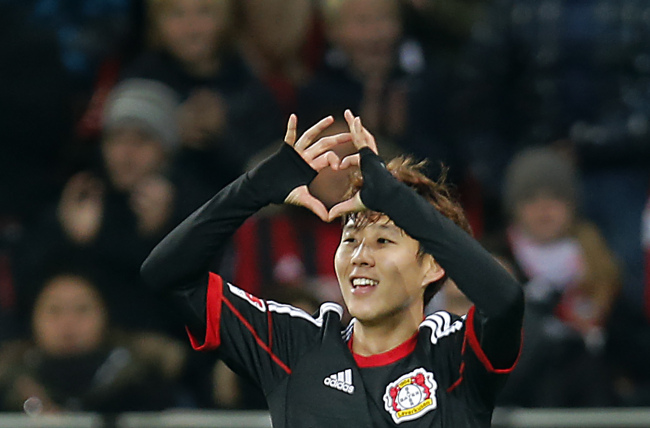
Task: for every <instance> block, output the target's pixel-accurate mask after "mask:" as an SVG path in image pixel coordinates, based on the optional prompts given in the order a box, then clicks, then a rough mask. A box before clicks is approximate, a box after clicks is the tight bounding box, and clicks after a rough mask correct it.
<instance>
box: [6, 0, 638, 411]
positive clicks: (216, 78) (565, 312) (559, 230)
mask: <svg viewBox="0 0 650 428" xmlns="http://www.w3.org/2000/svg"><path fill="white" fill-rule="evenodd" d="M345 108H350V109H352V111H353V112H355V114H358V115H360V116H361V117H362V118H363V120H364V125H365V126H366V127H367V128H368V129H370V130H371V131H372V132H373V133H374V134H375V135H376V136H377V139H378V145H379V150H380V154H381V155H382V156H384V157H386V158H390V157H392V156H394V155H397V154H400V153H410V154H413V155H415V156H416V157H418V158H428V159H429V160H430V163H429V166H428V168H429V173H430V174H431V175H432V176H434V177H435V176H438V175H439V174H441V173H443V172H444V173H446V174H447V176H448V179H449V180H450V181H451V182H452V183H453V184H454V187H455V189H456V192H457V196H458V197H459V198H460V200H461V201H462V203H463V205H464V207H465V209H466V210H467V212H468V217H469V219H470V222H471V223H472V228H473V231H474V235H475V237H476V238H477V239H478V240H479V241H481V242H482V243H483V244H484V245H485V246H486V247H487V248H488V250H490V251H491V252H492V253H493V254H494V256H495V257H496V258H497V259H498V260H499V261H500V262H501V263H503V265H504V266H505V267H506V268H507V269H509V270H510V271H511V272H512V274H513V275H515V276H516V277H517V278H518V279H520V281H521V284H522V287H524V290H525V293H526V296H527V310H526V315H525V323H524V324H525V329H524V347H523V350H522V354H521V357H520V361H519V366H518V368H517V369H516V370H515V371H514V372H513V374H512V376H511V379H510V381H509V382H508V384H507V386H506V388H505V390H504V392H503V394H502V396H501V398H500V402H499V403H498V404H499V405H502V406H522V407H585V406H600V407H602V406H650V364H648V363H647V362H648V361H650V2H648V1H647V0H516V1H515V0H456V1H453V2H445V1H436V0H66V1H64V0H0V410H3V411H21V410H23V408H25V409H29V412H57V411H59V412H60V411H98V412H107V413H115V412H121V411H132V410H157V409H165V408H174V407H183V408H211V409H220V408H229V409H233V408H235V409H259V408H264V406H265V404H264V397H263V396H262V395H261V393H260V392H259V390H258V389H257V387H256V386H255V385H253V384H251V383H249V382H248V381H247V380H246V379H240V378H238V377H237V376H236V375H235V374H234V373H233V372H231V371H230V370H229V369H228V368H227V367H226V366H225V365H223V364H222V363H221V362H220V361H219V360H218V354H214V355H211V354H202V353H197V352H193V351H191V350H190V347H189V343H188V341H187V339H186V336H185V332H184V330H183V328H182V325H181V324H180V322H179V321H178V320H177V319H176V318H175V315H174V313H175V311H174V308H173V307H172V306H171V303H169V302H167V301H162V300H160V299H158V298H156V297H154V296H152V295H150V294H148V293H147V292H146V290H145V288H144V287H143V286H142V284H141V282H140V281H141V280H140V277H139V267H140V264H141V263H142V261H143V260H144V258H145V257H146V256H147V254H148V253H149V251H150V250H151V249H152V248H153V247H154V246H155V245H156V243H157V242H158V241H159V240H160V239H161V238H162V237H163V236H164V235H165V234H166V233H167V232H169V231H170V230H171V229H172V228H173V227H174V226H175V225H176V224H178V223H179V222H180V221H181V220H182V219H183V218H184V217H185V216H187V215H188V214H189V213H191V212H192V211H194V210H195V209H196V208H198V207H199V206H201V204H202V203H203V202H205V201H206V200H207V199H208V198H210V197H211V195H213V194H214V193H215V192H217V191H218V190H219V189H221V188H222V187H223V186H225V185H227V184H228V183H229V182H230V181H231V180H233V179H234V178H236V177H237V176H238V175H240V174H241V173H242V172H244V171H246V170H247V169H249V168H251V167H252V166H254V165H255V164H256V162H258V161H259V160H261V159H263V157H264V156H265V154H268V153H269V152H270V151H272V150H275V149H276V148H277V147H278V145H279V143H280V141H281V139H282V137H283V136H284V131H285V126H286V121H287V119H288V117H289V114H290V113H296V114H297V115H298V118H299V123H298V125H299V127H300V128H302V129H305V128H306V127H307V126H309V125H311V124H312V123H314V122H315V121H316V120H318V119H320V118H321V117H324V116H326V115H330V114H332V115H334V116H335V118H336V119H337V121H339V122H341V121H342V113H343V110H344V109H345ZM343 126H345V123H344V122H341V123H339V124H337V125H335V126H333V127H332V128H334V130H333V131H332V132H336V131H337V130H340V129H341V127H343ZM337 150H341V151H342V153H343V152H346V151H348V152H350V151H351V150H352V147H341V148H340V149H337ZM346 180H347V176H346V175H344V174H341V173H337V172H334V171H331V170H325V171H324V172H322V173H321V174H319V176H318V177H317V178H316V179H315V180H314V182H313V183H312V184H311V189H310V190H311V191H312V193H313V194H314V195H316V196H317V197H319V198H320V199H321V200H322V201H323V202H324V203H325V204H326V205H328V206H332V205H333V204H334V203H336V202H337V201H339V200H340V198H341V197H342V194H341V192H340V189H341V188H343V187H344V185H345V183H346ZM339 233H340V225H338V224H326V223H323V222H321V221H320V220H318V219H317V218H316V217H315V216H313V215H312V214H311V213H309V212H307V211H306V210H303V209H302V208H296V207H289V206H278V207H271V208H269V209H265V210H263V211H262V212H260V213H259V214H258V215H256V216H255V217H253V218H252V219H250V220H249V221H247V222H246V223H245V224H244V225H243V226H242V227H241V228H240V230H239V231H238V232H237V234H236V235H235V236H234V237H233V240H232V245H231V246H230V248H229V249H228V251H227V254H224V255H223V257H222V261H221V263H222V264H223V266H224V267H223V268H221V269H220V272H226V277H227V278H226V279H228V280H230V281H232V282H233V283H235V284H237V285H238V286H240V287H242V288H244V289H245V290H246V291H248V292H251V293H253V294H255V295H258V296H260V297H263V298H271V299H274V300H278V301H282V302H285V303H291V304H293V305H296V306H299V307H302V308H304V309H306V310H307V311H310V312H313V311H315V310H316V309H317V308H318V305H319V304H320V303H321V302H323V301H326V300H329V301H332V300H333V301H340V300H341V297H340V293H339V290H338V284H337V281H336V277H335V274H334V270H333V263H332V257H333V253H334V250H335V248H336V246H337V245H338V240H339ZM431 305H432V307H431V308H430V309H431V310H436V309H447V310H450V311H452V312H455V313H458V314H461V315H462V314H464V313H465V312H466V311H467V310H468V308H469V306H470V305H471V302H468V301H467V299H465V298H464V296H463V295H462V294H461V293H460V292H459V291H458V290H457V289H455V288H454V286H453V284H449V285H448V286H447V287H446V288H445V289H443V291H442V292H441V294H440V295H439V296H437V297H436V298H435V299H434V300H433V302H432V304H431Z"/></svg>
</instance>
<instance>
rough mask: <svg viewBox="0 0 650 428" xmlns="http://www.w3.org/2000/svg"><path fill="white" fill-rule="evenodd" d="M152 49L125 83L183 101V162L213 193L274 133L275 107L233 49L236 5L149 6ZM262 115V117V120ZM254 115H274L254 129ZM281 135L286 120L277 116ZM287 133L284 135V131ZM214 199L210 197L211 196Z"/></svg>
mask: <svg viewBox="0 0 650 428" xmlns="http://www.w3.org/2000/svg"><path fill="white" fill-rule="evenodd" d="M146 5H147V17H148V26H149V49H148V50H147V51H146V52H145V53H143V54H142V55H141V56H140V57H138V58H136V59H135V61H134V62H133V63H132V64H130V65H129V66H128V67H126V69H125V70H124V71H123V78H133V77H137V78H145V79H152V80H156V81H159V82H162V83H164V84H166V85H168V86H169V87H171V88H172V89H173V90H174V91H176V93H177V94H178V96H179V97H180V101H181V106H180V108H179V111H178V123H179V130H180V136H181V142H182V147H181V149H180V152H179V153H178V155H177V164H178V165H179V166H181V167H182V168H183V169H185V170H186V171H187V172H191V173H192V174H194V175H195V177H196V178H197V180H200V181H201V182H202V183H204V185H205V186H206V187H208V188H209V190H210V193H209V194H210V195H211V194H212V193H213V192H214V191H216V190H219V189H220V188H221V187H223V186H224V185H226V184H228V183H229V182H230V181H231V180H232V179H234V178H235V177H237V176H238V175H239V174H240V173H241V172H242V171H243V168H244V165H245V164H246V162H247V161H248V159H249V158H250V157H251V156H252V155H254V154H255V153H256V152H257V151H258V150H260V149H261V148H262V147H264V146H265V145H266V143H268V142H269V141H268V140H267V139H268V135H275V133H274V132H270V131H269V127H271V130H272V131H273V130H275V129H274V128H272V127H273V125H272V124H273V122H274V120H273V115H272V114H269V113H268V112H269V111H271V112H273V111H274V108H273V107H274V106H275V104H274V101H273V99H272V97H271V95H270V94H269V93H268V91H266V89H265V88H264V87H263V86H262V85H261V84H260V83H259V82H258V81H257V80H256V78H255V77H254V76H253V74H252V73H251V71H250V70H249V68H248V67H247V65H246V64H245V63H244V61H243V60H242V58H241V57H240V55H239V54H238V53H237V51H236V50H235V49H234V48H233V46H232V33H233V31H234V27H235V25H234V17H235V14H234V10H233V9H234V2H233V1H232V0H198V1H197V0H167V1H162V0H148V1H147V3H146ZM262 112H263V114H262ZM251 117H256V118H259V117H268V118H269V120H268V121H263V120H260V121H258V122H257V126H250V118H251ZM275 121H277V123H278V124H277V125H276V128H277V129H278V130H281V129H282V126H283V124H282V122H283V121H284V119H282V118H281V117H280V116H278V117H277V118H275ZM278 132H280V131H278ZM208 196H209V195H206V197H208Z"/></svg>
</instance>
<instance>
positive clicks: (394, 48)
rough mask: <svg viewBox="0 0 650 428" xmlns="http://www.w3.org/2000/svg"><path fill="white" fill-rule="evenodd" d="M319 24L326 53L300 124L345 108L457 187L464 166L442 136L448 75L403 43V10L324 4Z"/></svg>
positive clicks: (305, 96)
mask: <svg viewBox="0 0 650 428" xmlns="http://www.w3.org/2000/svg"><path fill="white" fill-rule="evenodd" d="M322 16H323V20H324V23H325V33H326V36H327V40H328V42H329V50H328V51H327V52H326V55H325V62H324V64H323V66H322V67H321V68H320V69H319V70H318V71H317V72H316V74H315V76H314V77H313V79H311V80H310V81H309V82H308V84H307V85H306V86H305V87H304V88H303V89H302V90H301V93H300V104H299V112H300V114H301V116H302V117H307V118H310V120H315V119H316V117H320V116H321V115H322V113H323V112H331V111H341V110H343V109H344V108H347V107H350V108H351V109H353V110H355V111H359V112H360V115H361V116H362V117H363V118H364V121H365V123H366V124H367V125H368V127H372V128H373V129H376V130H377V131H376V133H377V137H378V139H379V140H381V139H390V140H392V141H394V142H395V143H396V144H397V145H399V146H400V147H402V150H403V151H406V152H410V153H412V154H415V155H416V156H418V157H429V158H432V159H436V160H439V161H440V162H443V163H445V164H446V165H448V166H450V167H451V176H450V177H449V178H453V181H454V182H456V183H458V181H459V180H458V178H459V177H460V176H462V173H460V170H461V169H462V166H460V162H459V161H458V154H457V153H456V150H455V147H454V145H453V143H452V140H451V138H450V135H449V134H448V133H447V131H446V130H447V129H448V116H447V115H446V112H447V100H448V95H449V94H448V92H447V89H448V88H449V87H450V75H449V68H448V67H447V65H446V63H445V62H444V61H442V60H441V61H440V62H436V58H434V57H431V58H430V60H431V63H430V64H427V63H426V61H425V57H424V53H423V50H422V47H421V46H420V44H419V43H418V42H417V41H415V40H414V39H407V38H405V37H404V36H403V30H404V28H403V18H402V13H401V9H400V2H399V1H398V0H378V1H374V0H343V1H338V0H331V1H330V0H326V1H323V2H322ZM311 118H313V119H311ZM438 166H439V165H437V164H432V165H431V167H432V169H437V167H438ZM430 172H431V174H432V175H439V171H438V170H436V171H430Z"/></svg>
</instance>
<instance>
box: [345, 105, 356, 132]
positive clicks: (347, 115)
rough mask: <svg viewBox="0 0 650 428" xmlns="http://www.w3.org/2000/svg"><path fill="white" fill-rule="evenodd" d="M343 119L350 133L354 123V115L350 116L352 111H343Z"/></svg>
mask: <svg viewBox="0 0 650 428" xmlns="http://www.w3.org/2000/svg"><path fill="white" fill-rule="evenodd" d="M343 117H344V118H345V121H346V122H347V123H348V127H349V128H350V131H352V123H353V122H354V114H352V110H350V109H349V108H348V109H345V111H344V112H343Z"/></svg>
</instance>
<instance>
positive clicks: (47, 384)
mask: <svg viewBox="0 0 650 428" xmlns="http://www.w3.org/2000/svg"><path fill="white" fill-rule="evenodd" d="M32 329H33V335H32V340H30V341H18V342H13V343H11V344H6V345H5V346H4V347H3V348H2V352H1V353H0V393H1V396H0V398H1V401H2V409H3V410H8V411H22V410H23V406H24V407H25V411H27V412H28V413H30V412H31V413H32V414H33V413H36V414H38V413H41V412H42V413H54V412H65V411H91V412H109V413H114V412H123V411H136V410H140V411H142V410H160V409H163V408H167V407H171V406H173V405H174V404H175V397H174V394H175V392H174V388H173V387H174V382H175V380H176V379H178V377H179V376H180V373H181V371H182V367H183V364H184V361H185V359H186V350H185V349H184V348H183V347H182V346H181V345H180V344H179V343H176V342H175V341H172V340H170V339H168V338H166V337H164V336H158V335H153V334H146V335H143V334H142V335H135V334H133V335H130V334H128V335H127V334H124V333H118V332H116V331H114V330H113V329H112V325H111V323H110V320H109V313H108V308H107V307H106V305H105V303H104V301H103V299H102V296H101V293H100V292H99V289H98V288H97V287H96V286H95V284H94V283H93V282H92V280H91V279H90V277H88V276H86V275H85V274H82V273H79V272H77V271H73V270H71V271H60V272H57V273H55V274H53V275H52V276H50V277H49V278H48V279H47V280H46V281H45V283H44V285H43V288H42V290H41V291H40V292H39V293H38V295H37V296H36V300H35V302H34V306H33V312H32Z"/></svg>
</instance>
